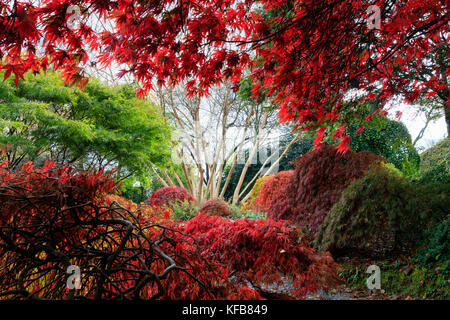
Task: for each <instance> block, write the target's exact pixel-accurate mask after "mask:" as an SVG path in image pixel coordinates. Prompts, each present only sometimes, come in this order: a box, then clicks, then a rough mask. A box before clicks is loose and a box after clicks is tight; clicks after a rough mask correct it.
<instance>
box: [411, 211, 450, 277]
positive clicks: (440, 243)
mask: <svg viewBox="0 0 450 320" xmlns="http://www.w3.org/2000/svg"><path fill="white" fill-rule="evenodd" d="M421 244H422V246H421V247H420V248H419V250H418V251H417V255H416V257H415V260H416V261H417V262H419V263H422V264H424V265H427V266H431V267H432V266H434V265H436V264H437V265H440V266H442V269H443V271H444V273H445V274H447V275H448V274H450V215H449V216H447V218H446V219H444V221H442V222H440V223H438V224H437V225H433V226H432V227H430V228H429V229H428V230H427V231H426V232H424V236H423V238H422V240H421Z"/></svg>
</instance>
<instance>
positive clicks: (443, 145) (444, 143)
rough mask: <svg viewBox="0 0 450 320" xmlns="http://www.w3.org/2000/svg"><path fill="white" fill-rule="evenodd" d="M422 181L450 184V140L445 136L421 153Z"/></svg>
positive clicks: (420, 180)
mask: <svg viewBox="0 0 450 320" xmlns="http://www.w3.org/2000/svg"><path fill="white" fill-rule="evenodd" d="M420 157H421V163H420V168H421V174H420V177H419V182H420V183H446V184H450V140H449V139H448V138H444V139H443V140H441V141H440V142H439V143H437V144H436V145H434V146H433V147H431V148H429V149H428V150H426V151H424V152H423V153H422V154H421V155H420Z"/></svg>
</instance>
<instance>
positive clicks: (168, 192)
mask: <svg viewBox="0 0 450 320" xmlns="http://www.w3.org/2000/svg"><path fill="white" fill-rule="evenodd" d="M184 201H187V202H189V203H190V202H194V201H195V199H194V197H193V196H192V195H191V194H190V193H188V192H187V190H186V189H185V188H183V187H173V186H169V187H163V188H161V189H159V190H156V191H155V192H154V193H153V194H152V195H151V196H150V198H148V199H147V200H146V201H145V203H146V204H147V205H150V206H156V207H165V208H172V209H173V207H174V206H176V205H180V204H181V203H182V202H184Z"/></svg>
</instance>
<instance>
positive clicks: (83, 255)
mask: <svg viewBox="0 0 450 320" xmlns="http://www.w3.org/2000/svg"><path fill="white" fill-rule="evenodd" d="M115 188H116V187H115V183H114V181H113V180H112V179H111V178H110V176H109V175H108V174H105V173H103V172H98V173H94V172H77V171H75V170H73V169H72V168H70V167H69V166H57V165H56V164H55V163H53V162H47V163H46V164H45V165H44V167H43V168H35V167H34V166H33V165H32V164H31V163H27V164H25V165H23V166H22V167H20V168H18V169H15V170H12V169H11V168H9V166H8V164H7V163H6V162H3V163H0V203H1V206H2V207H1V211H0V212H1V216H0V297H1V298H0V299H4V298H6V299H25V298H45V299H67V298H88V299H133V298H165V299H220V298H227V299H228V298H243V294H245V293H246V292H247V293H248V294H250V296H252V297H257V296H258V295H257V293H256V292H255V291H252V292H248V290H243V289H242V288H238V287H236V286H234V285H231V283H230V281H229V280H228V277H227V276H228V270H227V269H225V268H224V267H223V266H221V265H219V264H218V263H216V262H214V261H211V260H206V259H205V258H203V257H202V256H201V254H200V253H201V250H200V247H199V246H198V245H197V244H196V242H195V240H194V239H193V238H192V237H189V236H187V235H185V234H182V233H180V231H179V229H180V228H181V227H180V225H178V224H177V223H175V222H170V221H168V222H167V223H165V224H161V223H159V221H157V222H158V224H155V223H154V222H153V221H151V219H152V217H153V215H148V216H147V217H146V219H143V220H142V221H141V220H140V219H137V217H136V214H135V213H133V212H132V211H131V210H133V208H132V206H133V204H132V203H126V204H125V205H126V207H124V206H122V205H121V204H120V203H119V202H118V201H115V200H112V199H108V198H107V196H106V194H107V193H110V192H114V191H115ZM144 223H145V224H144ZM70 265H75V266H78V267H79V268H80V274H81V288H79V289H77V290H68V288H67V280H68V274H67V273H66V270H67V268H68V266H70Z"/></svg>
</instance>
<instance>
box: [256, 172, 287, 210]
mask: <svg viewBox="0 0 450 320" xmlns="http://www.w3.org/2000/svg"><path fill="white" fill-rule="evenodd" d="M293 176H294V170H288V171H280V172H278V173H277V174H274V175H271V176H270V177H269V178H268V179H267V180H265V181H264V183H263V185H262V186H261V190H260V192H259V194H258V196H257V197H256V198H255V201H254V203H253V206H254V208H255V210H256V211H262V212H266V213H267V212H269V209H270V207H271V206H272V203H273V202H274V201H275V200H276V199H278V198H280V197H283V196H284V195H283V194H282V191H283V189H284V187H285V186H286V185H287V184H289V183H291V179H292V177H293Z"/></svg>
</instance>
